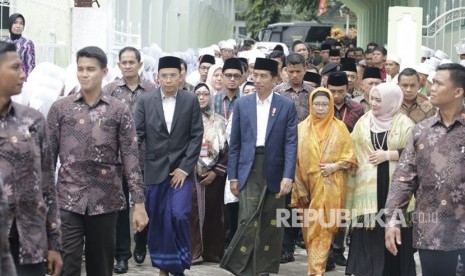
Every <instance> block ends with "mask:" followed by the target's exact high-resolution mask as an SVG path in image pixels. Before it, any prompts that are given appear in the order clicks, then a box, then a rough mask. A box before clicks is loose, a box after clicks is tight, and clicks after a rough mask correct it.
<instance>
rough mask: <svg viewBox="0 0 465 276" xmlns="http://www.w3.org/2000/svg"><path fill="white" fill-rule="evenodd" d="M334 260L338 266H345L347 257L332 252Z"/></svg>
mask: <svg viewBox="0 0 465 276" xmlns="http://www.w3.org/2000/svg"><path fill="white" fill-rule="evenodd" d="M334 262H335V263H336V264H337V265H340V266H347V259H346V257H344V254H342V253H341V254H334Z"/></svg>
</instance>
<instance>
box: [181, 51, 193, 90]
mask: <svg viewBox="0 0 465 276" xmlns="http://www.w3.org/2000/svg"><path fill="white" fill-rule="evenodd" d="M180 60H181V76H180V78H179V86H178V88H179V89H182V90H186V91H188V92H194V86H193V85H192V84H190V83H188V82H187V81H186V77H187V62H186V61H185V60H184V59H182V58H180Z"/></svg>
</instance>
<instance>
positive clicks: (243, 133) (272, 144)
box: [228, 93, 297, 193]
mask: <svg viewBox="0 0 465 276" xmlns="http://www.w3.org/2000/svg"><path fill="white" fill-rule="evenodd" d="M265 137H266V138H265V165H264V166H265V177H266V183H267V186H268V190H269V191H270V192H273V193H278V192H279V190H280V186H281V185H280V184H281V180H282V179H283V178H290V179H292V180H294V176H295V166H296V158H297V111H296V108H295V105H294V103H293V102H291V101H289V100H288V99H286V98H285V97H283V96H281V95H278V94H276V93H275V94H273V99H272V101H271V106H270V113H269V117H268V125H267V128H266V136H265ZM256 141H257V100H256V95H249V96H245V97H241V98H240V99H239V100H237V102H236V104H235V105H234V112H233V120H232V128H231V139H230V147H229V160H228V175H229V177H228V178H229V179H238V180H239V189H242V188H243V187H244V185H245V183H246V181H247V178H248V176H249V173H250V169H251V167H252V164H253V161H254V158H255V145H256Z"/></svg>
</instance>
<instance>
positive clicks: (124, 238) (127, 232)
mask: <svg viewBox="0 0 465 276" xmlns="http://www.w3.org/2000/svg"><path fill="white" fill-rule="evenodd" d="M123 193H124V196H125V197H126V210H122V211H119V212H118V219H117V221H116V245H115V259H116V260H117V261H127V260H129V259H130V258H131V257H132V254H131V229H130V227H131V224H130V219H129V188H128V182H127V181H126V178H124V177H123Z"/></svg>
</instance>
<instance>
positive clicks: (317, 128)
mask: <svg viewBox="0 0 465 276" xmlns="http://www.w3.org/2000/svg"><path fill="white" fill-rule="evenodd" d="M318 92H320V93H321V92H323V93H325V94H327V95H328V98H329V107H328V113H326V115H325V116H324V117H323V118H321V119H319V118H317V117H316V115H315V109H314V108H313V97H314V95H315V94H316V93H318ZM309 106H310V115H309V116H310V120H308V123H309V128H313V130H314V132H315V133H316V135H317V137H318V140H319V141H322V140H324V139H326V138H327V136H328V133H329V127H330V126H331V122H332V121H333V118H334V98H333V93H331V91H329V90H328V89H326V88H324V87H318V88H317V89H315V90H313V92H312V94H310V99H309Z"/></svg>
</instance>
